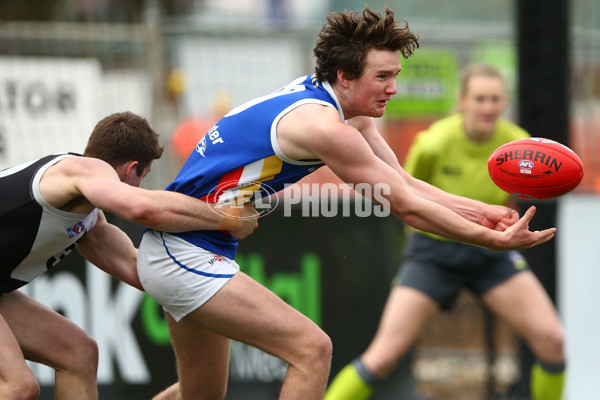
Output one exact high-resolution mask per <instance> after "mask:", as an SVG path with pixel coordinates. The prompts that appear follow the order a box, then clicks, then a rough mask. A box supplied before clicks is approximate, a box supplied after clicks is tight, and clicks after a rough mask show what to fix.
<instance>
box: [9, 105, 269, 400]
mask: <svg viewBox="0 0 600 400" xmlns="http://www.w3.org/2000/svg"><path fill="white" fill-rule="evenodd" d="M162 151H163V148H162V147H161V146H160V145H159V143H158V135H157V134H156V133H155V132H154V131H153V130H152V129H151V128H150V126H149V125H148V123H147V121H146V120H145V119H143V118H142V117H139V116H137V115H135V114H132V113H129V112H125V113H118V114H113V115H110V116H108V117H106V118H104V119H103V120H101V121H100V122H99V123H98V124H97V125H96V127H95V128H94V130H93V132H92V134H91V136H90V138H89V141H88V144H87V147H86V149H85V152H84V156H83V157H82V156H78V155H75V154H54V155H49V156H46V157H43V158H41V159H39V160H34V161H31V162H28V163H25V164H22V165H19V166H16V167H12V168H8V169H6V170H4V171H2V172H0V192H2V200H1V201H0V240H1V243H2V249H3V259H2V265H1V267H0V354H1V361H0V398H1V399H3V400H12V399H34V398H37V396H38V394H39V391H40V388H39V385H38V383H37V381H36V379H35V377H34V376H33V373H32V371H31V370H30V369H29V367H28V366H27V364H26V363H25V359H27V360H31V361H35V362H39V363H42V364H45V365H48V366H50V367H52V368H54V369H55V388H54V390H55V398H56V399H61V400H64V399H76V400H85V399H96V398H97V397H98V392H97V385H96V371H97V368H98V350H97V346H96V343H95V341H94V340H93V339H92V338H90V337H89V336H88V335H87V334H86V333H85V332H84V331H83V330H82V329H80V328H79V327H78V326H77V325H75V324H73V323H72V322H70V321H69V320H67V319H66V318H64V317H63V316H61V315H60V314H58V313H56V312H54V311H52V310H50V309H48V308H46V307H44V306H43V305H42V304H40V303H38V302H36V301H35V300H33V299H31V298H30V297H28V296H26V295H25V294H24V293H22V292H20V291H18V290H16V289H18V288H19V287H21V286H23V285H25V284H27V283H28V282H30V281H31V280H33V279H34V278H35V277H37V276H38V275H40V274H42V273H44V272H46V271H47V270H48V269H49V268H51V267H54V266H55V265H56V264H57V263H58V262H59V261H60V260H61V259H62V258H64V257H65V256H66V255H68V254H69V253H70V252H71V251H72V250H73V249H74V248H75V247H76V246H77V249H78V250H79V251H80V252H81V253H82V254H83V255H84V256H85V257H86V258H87V259H88V260H89V261H90V262H92V263H93V264H95V265H96V266H98V267H99V268H101V269H103V270H104V271H106V272H108V273H110V274H112V275H114V276H116V277H117V278H119V279H121V280H123V281H124V282H127V283H128V284H130V285H132V286H134V287H136V288H138V289H141V290H143V289H142V286H141V284H140V281H139V279H138V277H137V273H136V259H137V249H135V248H134V246H133V243H132V242H131V240H130V239H129V238H128V237H127V235H126V234H125V233H124V232H122V231H121V230H120V229H118V228H117V227H116V226H114V225H111V224H109V223H108V222H107V220H106V218H105V216H104V214H103V212H102V211H101V209H102V210H105V211H109V212H112V213H114V214H116V215H118V216H120V217H122V218H124V219H127V220H129V221H132V222H135V223H139V224H141V225H145V226H149V227H153V228H156V229H164V230H168V231H178V230H190V229H219V230H228V231H229V233H230V234H231V235H233V236H237V237H240V238H243V237H245V236H247V235H248V234H250V233H251V232H252V231H253V230H254V228H255V227H256V225H257V224H256V216H257V212H256V210H254V209H253V208H252V207H246V208H233V209H229V208H227V209H220V210H219V212H216V211H215V210H213V209H212V208H213V207H212V205H208V204H207V203H206V202H204V201H200V200H197V199H194V198H192V197H189V196H185V195H183V194H181V193H173V192H166V191H163V190H158V191H150V190H144V189H141V188H139V187H138V186H139V185H140V183H141V182H142V179H144V177H145V176H146V174H148V172H150V168H151V165H152V161H153V160H154V159H157V158H159V157H160V156H161V154H162ZM225 213H230V214H231V216H232V217H234V218H226V214H225Z"/></svg>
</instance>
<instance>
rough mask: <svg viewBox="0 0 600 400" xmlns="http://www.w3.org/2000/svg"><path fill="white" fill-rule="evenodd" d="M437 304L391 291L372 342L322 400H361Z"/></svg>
mask: <svg viewBox="0 0 600 400" xmlns="http://www.w3.org/2000/svg"><path fill="white" fill-rule="evenodd" d="M438 310H439V308H438V306H437V303H435V302H434V301H433V299H431V298H430V297H429V296H427V295H425V294H423V293H422V292H420V291H418V290H415V289H413V288H409V287H405V286H396V287H394V288H393V289H392V291H391V293H390V296H389V298H388V301H387V304H386V306H385V309H384V311H383V316H382V317H381V322H380V324H379V328H378V330H377V333H376V335H375V338H374V339H373V341H372V342H371V344H370V345H369V347H368V349H367V351H366V352H365V353H364V354H363V355H362V356H361V357H360V359H357V360H355V361H354V362H352V363H351V364H350V365H347V366H346V367H344V368H343V369H342V370H341V371H340V373H339V374H338V375H337V376H336V377H335V379H334V380H333V381H332V383H331V385H330V386H329V388H328V389H327V393H326V395H325V400H364V399H368V398H369V396H370V395H371V393H372V392H373V385H374V384H375V383H376V382H377V381H378V380H380V379H384V378H385V377H387V376H388V375H389V374H390V373H391V372H392V371H393V370H394V368H395V366H396V365H397V364H398V361H399V360H400V359H401V358H402V356H404V355H405V354H406V353H407V352H408V350H409V349H410V346H411V345H412V344H413V342H414V340H415V338H416V337H417V336H418V335H419V332H420V331H421V329H422V327H423V326H424V324H425V323H426V322H427V321H428V320H429V319H430V318H431V317H432V316H433V315H435V314H436V313H437V312H438Z"/></svg>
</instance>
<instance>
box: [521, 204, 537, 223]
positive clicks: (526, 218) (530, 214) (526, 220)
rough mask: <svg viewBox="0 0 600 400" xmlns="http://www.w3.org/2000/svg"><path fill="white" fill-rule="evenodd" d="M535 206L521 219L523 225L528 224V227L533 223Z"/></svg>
mask: <svg viewBox="0 0 600 400" xmlns="http://www.w3.org/2000/svg"><path fill="white" fill-rule="evenodd" d="M535 211H536V209H535V206H531V207H529V208H528V209H527V211H525V214H523V216H522V217H521V221H522V223H523V224H526V225H527V226H529V222H530V221H531V219H532V218H533V216H534V215H535Z"/></svg>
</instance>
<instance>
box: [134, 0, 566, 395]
mask: <svg viewBox="0 0 600 400" xmlns="http://www.w3.org/2000/svg"><path fill="white" fill-rule="evenodd" d="M417 46H418V42H417V37H416V35H414V34H413V33H412V32H411V31H410V30H409V29H408V26H407V25H405V24H404V23H402V22H400V21H397V20H395V19H394V14H393V13H392V11H390V10H389V9H386V11H385V14H384V15H380V14H378V13H376V12H374V11H372V10H371V9H369V8H368V7H365V9H364V10H363V11H362V12H343V13H333V14H331V15H329V16H328V18H327V21H326V23H325V25H324V26H323V28H322V29H321V31H320V32H319V39H318V41H317V44H316V47H315V55H316V59H317V66H316V74H311V75H308V76H306V77H302V78H299V79H297V80H295V81H294V82H292V83H291V84H289V85H287V86H285V87H284V88H282V89H280V90H278V91H276V92H274V93H271V94H268V95H266V96H264V97H260V98H257V99H255V100H252V101H249V102H248V103H246V104H243V105H241V106H239V107H236V108H234V109H233V110H232V111H230V112H229V113H228V114H227V115H226V116H225V117H223V118H222V119H221V120H220V121H219V122H217V124H216V125H215V126H214V127H213V128H212V129H211V130H210V131H209V132H208V133H207V134H206V135H205V137H204V138H203V140H202V141H201V144H200V145H199V146H197V150H196V151H195V152H194V153H192V154H191V155H190V157H189V158H188V160H187V162H186V164H185V165H184V166H183V168H182V170H181V171H180V173H179V174H178V176H177V177H176V179H175V181H174V182H172V183H171V184H170V185H169V186H168V189H169V190H173V191H179V192H182V193H186V194H189V195H191V196H194V197H199V198H206V199H209V200H210V201H216V202H229V201H244V200H247V199H251V198H252V196H253V195H254V194H256V193H258V194H259V195H262V194H263V193H262V192H263V191H264V190H265V189H264V185H268V186H269V187H270V188H272V189H273V190H279V189H281V188H282V187H283V186H284V185H285V184H286V183H293V182H296V181H297V180H298V179H300V178H301V177H303V176H305V175H307V174H309V173H311V172H312V171H314V170H315V169H317V168H318V167H319V166H320V165H323V164H327V165H329V166H330V167H331V169H332V170H333V172H335V173H336V174H337V175H338V176H339V177H340V178H342V179H343V180H344V181H346V182H350V183H354V184H358V183H363V184H369V185H375V184H380V183H385V184H386V185H387V186H388V187H389V193H388V195H387V200H388V201H389V204H390V208H391V211H392V212H393V213H394V214H395V215H396V216H398V217H399V218H401V219H402V220H404V221H406V222H407V223H408V224H410V225H413V226H415V227H417V228H420V229H423V230H426V231H432V232H434V233H437V234H440V235H444V236H448V237H450V238H452V239H455V240H462V241H466V242H470V243H474V244H477V245H482V246H488V247H492V248H494V249H498V250H500V249H512V248H518V247H528V246H534V245H536V244H539V243H543V242H545V241H547V240H550V239H551V238H552V237H553V235H554V232H555V229H554V228H552V229H547V230H544V231H541V232H531V231H529V229H528V227H527V225H528V223H529V221H530V219H531V218H532V216H533V214H534V212H535V211H534V209H531V210H529V211H528V212H527V213H526V214H525V216H524V217H523V219H521V220H518V214H517V213H516V211H514V210H510V209H508V208H506V207H504V206H490V205H486V204H484V203H482V202H478V201H473V200H470V199H467V198H463V197H458V196H453V195H450V194H447V193H444V192H442V191H441V190H439V189H436V188H434V187H433V186H431V185H428V184H425V183H423V182H421V181H418V180H416V179H413V178H412V177H410V176H409V175H408V174H407V173H406V172H404V170H402V169H401V168H400V166H399V164H398V161H397V159H396V157H395V156H394V153H393V152H392V150H391V149H390V148H389V147H388V146H387V144H386V142H385V141H384V139H383V138H382V137H381V135H380V134H379V132H378V131H377V129H376V127H375V122H374V120H373V118H376V117H381V116H382V115H383V113H384V111H385V107H386V104H387V102H388V100H389V99H390V98H391V96H392V95H394V94H395V93H396V84H395V79H396V75H397V74H398V73H399V72H400V69H401V65H400V55H401V54H402V55H403V56H405V57H408V56H409V55H410V54H412V52H413V50H414V49H415V48H416V47H417ZM236 245H237V243H236V240H235V239H234V238H232V237H230V236H229V235H224V234H221V233H220V232H205V231H190V232H184V233H179V234H170V233H167V232H164V231H160V230H149V231H147V232H146V233H145V234H144V237H143V239H142V243H141V245H140V256H139V258H138V273H139V275H140V279H141V281H142V283H143V286H144V288H145V289H146V291H147V293H148V294H149V295H150V296H152V297H153V298H154V299H155V300H156V301H157V302H158V303H159V304H161V305H162V306H163V307H164V308H165V310H166V311H167V321H168V323H169V330H170V333H171V341H172V344H173V347H174V349H175V354H176V357H177V371H178V373H179V385H174V386H172V387H170V388H168V389H167V390H166V391H165V392H163V393H161V394H159V396H158V397H157V398H159V399H164V398H183V399H219V398H223V397H224V396H225V391H226V386H227V375H228V362H229V340H230V338H231V339H235V340H237V341H240V342H243V343H247V344H249V345H252V346H255V347H258V348H260V349H262V350H264V351H266V352H268V353H271V354H274V355H275V356H277V357H279V358H281V359H283V360H285V361H286V362H287V363H288V365H289V366H288V369H287V375H286V377H285V379H284V382H283V386H282V389H281V394H280V398H281V399H288V400H289V399H301V400H311V399H322V397H323V394H324V391H325V387H326V383H327V379H328V374H329V368H330V358H331V352H332V345H331V341H330V339H329V337H328V336H327V335H326V334H325V333H324V332H323V331H322V330H321V329H320V328H319V327H318V326H317V325H316V324H314V323H313V322H312V321H311V320H310V319H308V318H307V317H305V316H303V315H302V314H300V313H299V312H298V311H296V310H294V309H293V308H292V307H291V306H289V305H288V304H286V303H285V302H284V301H283V300H281V299H280V298H278V297H277V296H276V295H275V294H273V293H272V292H270V291H269V290H267V289H266V288H265V287H263V286H261V285H259V284H258V283H257V282H255V281H254V280H252V279H251V278H250V277H249V276H248V275H246V274H244V273H242V272H239V267H238V266H237V264H236V263H235V262H234V261H233V258H234V257H235V252H236Z"/></svg>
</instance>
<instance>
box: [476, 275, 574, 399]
mask: <svg viewBox="0 0 600 400" xmlns="http://www.w3.org/2000/svg"><path fill="white" fill-rule="evenodd" d="M482 298H483V300H484V302H485V303H486V305H487V306H488V307H489V308H490V310H492V311H493V312H495V313H496V314H497V315H498V316H499V317H500V318H502V319H504V320H505V321H507V322H508V323H509V324H510V325H511V327H512V328H513V329H514V330H515V332H516V333H517V334H519V335H520V336H521V337H522V338H523V339H524V340H525V342H526V343H527V344H528V345H529V347H530V348H531V350H532V351H533V353H534V354H535V356H536V357H537V359H538V360H539V362H538V363H536V364H534V367H533V371H532V374H531V379H532V382H531V389H532V395H533V399H534V400H558V399H560V398H561V395H562V391H563V386H564V376H565V369H564V366H565V355H564V333H563V329H562V325H561V323H560V320H559V318H558V314H557V312H556V310H555V308H554V306H553V305H552V302H551V300H550V298H549V297H548V295H547V294H546V292H545V291H544V288H543V287H542V285H541V284H540V283H539V281H538V280H537V279H536V278H535V276H534V275H533V273H532V272H531V271H524V272H521V273H519V274H516V275H514V276H513V277H512V278H510V279H509V280H507V281H506V282H504V283H502V284H500V285H498V286H496V287H495V288H492V289H491V290H489V291H488V292H487V293H485V294H484V295H483V296H482Z"/></svg>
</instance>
